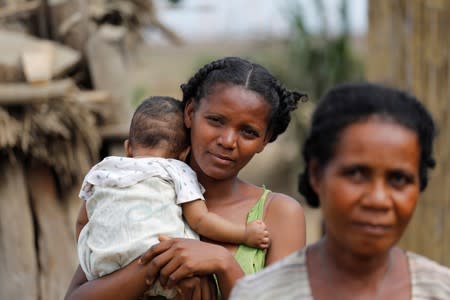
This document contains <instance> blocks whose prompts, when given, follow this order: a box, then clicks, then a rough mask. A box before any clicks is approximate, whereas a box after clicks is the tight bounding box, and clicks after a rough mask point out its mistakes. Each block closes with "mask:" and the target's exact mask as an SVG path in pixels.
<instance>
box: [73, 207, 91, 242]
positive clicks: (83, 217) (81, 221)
mask: <svg viewBox="0 0 450 300" xmlns="http://www.w3.org/2000/svg"><path fill="white" fill-rule="evenodd" d="M87 222H89V218H88V215H87V210H86V201H83V204H82V205H81V207H80V211H79V212H78V217H77V223H76V226H75V227H76V228H75V232H76V238H77V241H78V237H79V236H80V232H81V229H83V227H84V225H86V224H87Z"/></svg>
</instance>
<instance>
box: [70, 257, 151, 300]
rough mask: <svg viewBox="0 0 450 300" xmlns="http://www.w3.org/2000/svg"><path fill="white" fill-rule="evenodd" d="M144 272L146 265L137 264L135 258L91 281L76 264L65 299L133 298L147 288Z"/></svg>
mask: <svg viewBox="0 0 450 300" xmlns="http://www.w3.org/2000/svg"><path fill="white" fill-rule="evenodd" d="M146 274H147V269H146V266H144V265H140V264H138V261H137V259H136V260H135V261H133V262H132V263H130V264H129V265H127V266H126V267H124V268H122V269H120V270H118V271H116V272H113V273H111V274H109V275H106V276H104V277H101V278H98V279H95V280H92V281H87V279H86V275H85V274H84V272H83V270H82V269H81V267H80V266H78V268H77V270H76V271H75V274H74V276H73V278H72V281H71V283H70V285H69V288H68V290H67V293H66V296H65V300H69V299H70V300H75V299H83V300H89V299H96V300H102V299H108V300H111V299H115V300H116V299H117V300H131V299H132V300H135V299H138V298H139V297H141V296H142V295H143V294H144V292H145V291H146V290H147V289H148V286H147V284H146V283H145V275H146Z"/></svg>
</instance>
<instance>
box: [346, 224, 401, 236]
mask: <svg viewBox="0 0 450 300" xmlns="http://www.w3.org/2000/svg"><path fill="white" fill-rule="evenodd" d="M353 226H355V227H356V228H358V229H359V230H362V231H363V232H364V233H367V234H370V235H377V236H381V235H386V234H387V233H388V232H389V231H391V230H392V227H393V226H392V225H389V224H379V223H369V222H354V223H353Z"/></svg>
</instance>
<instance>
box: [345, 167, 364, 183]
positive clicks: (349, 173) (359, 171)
mask: <svg viewBox="0 0 450 300" xmlns="http://www.w3.org/2000/svg"><path fill="white" fill-rule="evenodd" d="M367 173H368V172H367V171H365V170H364V169H363V168H360V167H354V168H348V169H345V170H344V172H343V174H344V176H345V177H347V178H349V179H350V180H352V181H353V182H361V181H363V180H365V179H366V178H367V177H368V174H367Z"/></svg>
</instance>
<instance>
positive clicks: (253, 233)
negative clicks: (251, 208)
mask: <svg viewBox="0 0 450 300" xmlns="http://www.w3.org/2000/svg"><path fill="white" fill-rule="evenodd" d="M244 244H246V245H247V246H250V247H254V248H261V249H266V248H269V245H270V234H269V231H268V230H267V227H266V224H264V222H263V221H261V220H256V221H253V222H251V223H248V224H247V225H246V227H245V237H244Z"/></svg>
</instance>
